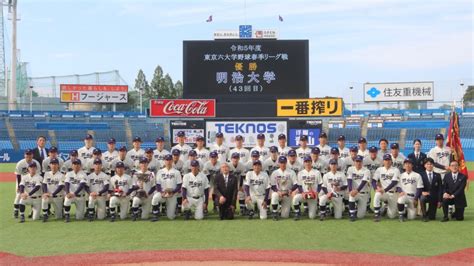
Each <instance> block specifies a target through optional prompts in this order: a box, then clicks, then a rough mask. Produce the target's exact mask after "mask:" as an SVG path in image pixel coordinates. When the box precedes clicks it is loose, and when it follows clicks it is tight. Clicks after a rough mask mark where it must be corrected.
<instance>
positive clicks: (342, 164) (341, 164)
mask: <svg viewBox="0 0 474 266" xmlns="http://www.w3.org/2000/svg"><path fill="white" fill-rule="evenodd" d="M339 155H340V154H339V148H336V147H332V148H331V155H330V157H329V158H330V159H334V160H336V161H337V171H340V172H343V173H345V172H346V171H347V166H346V161H345V160H344V159H341V158H340V156H339ZM328 171H329V169H328Z"/></svg>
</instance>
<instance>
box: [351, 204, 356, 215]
mask: <svg viewBox="0 0 474 266" xmlns="http://www.w3.org/2000/svg"><path fill="white" fill-rule="evenodd" d="M355 208H356V203H355V202H352V201H349V214H350V215H351V216H352V215H354V214H355V212H356V209H355Z"/></svg>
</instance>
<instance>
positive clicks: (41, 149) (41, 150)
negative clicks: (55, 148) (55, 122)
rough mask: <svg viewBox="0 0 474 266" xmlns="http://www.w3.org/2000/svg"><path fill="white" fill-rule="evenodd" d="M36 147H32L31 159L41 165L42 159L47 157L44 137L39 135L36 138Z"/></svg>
mask: <svg viewBox="0 0 474 266" xmlns="http://www.w3.org/2000/svg"><path fill="white" fill-rule="evenodd" d="M36 144H37V147H36V148H34V149H33V159H35V160H37V161H38V162H39V163H40V165H43V160H44V159H45V158H46V157H48V152H49V151H48V149H46V137H45V136H39V137H38V138H37V139H36Z"/></svg>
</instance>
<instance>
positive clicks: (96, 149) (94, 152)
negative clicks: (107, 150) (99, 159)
mask: <svg viewBox="0 0 474 266" xmlns="http://www.w3.org/2000/svg"><path fill="white" fill-rule="evenodd" d="M92 154H95V155H97V154H102V151H101V150H100V149H99V148H95V149H94V150H93V151H92Z"/></svg>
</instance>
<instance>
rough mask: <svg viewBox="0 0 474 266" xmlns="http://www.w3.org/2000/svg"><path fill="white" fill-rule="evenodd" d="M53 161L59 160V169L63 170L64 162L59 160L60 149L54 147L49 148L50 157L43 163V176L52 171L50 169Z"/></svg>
mask: <svg viewBox="0 0 474 266" xmlns="http://www.w3.org/2000/svg"><path fill="white" fill-rule="evenodd" d="M52 159H57V160H58V163H59V168H61V167H62V166H63V164H64V160H63V159H61V158H59V156H58V149H57V148H56V147H54V146H53V147H51V148H49V150H48V157H47V158H45V159H44V160H43V162H42V167H41V172H42V175H43V176H44V174H45V173H46V172H49V171H51V168H50V167H49V166H50V164H49V162H51V160H52Z"/></svg>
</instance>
